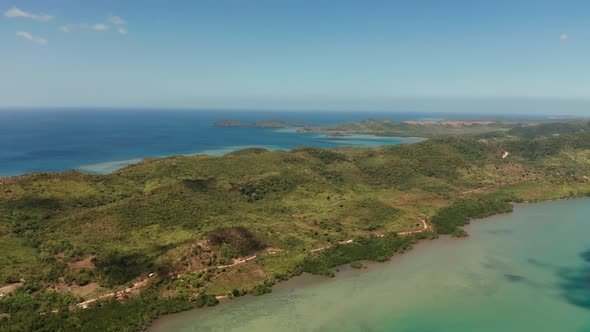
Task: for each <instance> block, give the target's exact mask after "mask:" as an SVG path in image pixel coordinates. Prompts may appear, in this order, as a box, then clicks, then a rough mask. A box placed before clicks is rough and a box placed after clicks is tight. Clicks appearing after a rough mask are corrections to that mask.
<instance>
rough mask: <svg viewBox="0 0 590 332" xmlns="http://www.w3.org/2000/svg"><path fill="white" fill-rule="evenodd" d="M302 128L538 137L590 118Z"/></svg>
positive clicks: (582, 127)
mask: <svg viewBox="0 0 590 332" xmlns="http://www.w3.org/2000/svg"><path fill="white" fill-rule="evenodd" d="M298 131H299V132H301V133H305V132H332V136H333V137H338V136H345V135H350V134H371V135H378V136H398V137H426V138H442V137H466V138H467V137H470V138H520V139H539V138H547V137H550V136H556V135H564V134H566V135H567V134H575V133H583V132H589V131H590V121H588V120H578V121H570V122H555V123H551V122H530V121H529V122H511V121H440V122H434V121H405V122H394V121H391V120H385V119H366V120H363V121H359V122H347V123H341V124H336V125H331V126H323V127H308V128H301V129H299V130H298Z"/></svg>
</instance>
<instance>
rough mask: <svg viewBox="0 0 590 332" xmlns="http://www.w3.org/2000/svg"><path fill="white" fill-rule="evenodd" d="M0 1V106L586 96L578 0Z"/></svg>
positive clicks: (272, 104) (589, 48)
mask: <svg viewBox="0 0 590 332" xmlns="http://www.w3.org/2000/svg"><path fill="white" fill-rule="evenodd" d="M0 11H1V12H2V17H1V18H0V43H1V46H0V60H1V61H0V107H13V106H34V107H37V106H45V107H56V106H72V107H75V106H89V107H170V108H176V107H178V108H233V109H236V108H260V109H267V108H270V109H379V110H387V109H388V108H392V107H399V106H400V105H402V106H403V105H405V104H404V103H406V104H407V105H410V104H412V103H414V104H412V105H414V106H415V105H417V104H416V102H418V103H419V102H420V101H421V102H423V105H426V104H428V105H430V106H428V107H435V106H432V105H436V101H438V100H444V101H447V102H448V101H453V100H463V101H465V100H466V101H470V102H467V104H466V105H472V104H473V105H475V104H476V103H474V102H473V101H477V100H489V101H497V100H502V101H504V102H505V101H507V100H508V101H511V100H518V101H535V103H536V104H537V105H546V103H544V102H542V101H544V100H549V101H550V102H553V103H557V104H559V102H561V101H563V102H564V103H566V104H567V103H570V104H568V105H578V106H576V107H581V109H582V108H586V109H588V105H589V104H588V103H586V101H587V100H590V60H588V59H590V1H543V0H535V1H525V0H522V1H516V0H511V1H503V0H494V1H475V0H470V1H453V0H446V1H425V0H424V1H421V0H416V1H394V0H390V1H371V0H365V1H361V0H359V1H345V0H340V1H328V0H296V1H289V0H268V1H258V0H234V1H229V0H211V1H201V0H195V1H152V0H142V1H121V0H117V1H114V0H101V1H76V0H70V1H65V0H52V1H32V0H31V1H18V0H12V1H11V0H2V1H0ZM566 104H563V105H566ZM580 105H582V106H580ZM469 107H471V106H469ZM429 110H432V109H429Z"/></svg>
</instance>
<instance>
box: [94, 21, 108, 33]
mask: <svg viewBox="0 0 590 332" xmlns="http://www.w3.org/2000/svg"><path fill="white" fill-rule="evenodd" d="M109 28H110V27H109V26H108V25H106V24H102V23H97V24H93V25H92V26H91V27H90V29H92V30H94V31H105V30H108V29H109Z"/></svg>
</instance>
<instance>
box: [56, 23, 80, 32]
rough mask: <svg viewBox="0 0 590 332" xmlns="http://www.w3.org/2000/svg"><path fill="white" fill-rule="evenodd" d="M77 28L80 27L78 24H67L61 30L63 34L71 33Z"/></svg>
mask: <svg viewBox="0 0 590 332" xmlns="http://www.w3.org/2000/svg"><path fill="white" fill-rule="evenodd" d="M77 27H78V25H76V24H66V25H62V26H61V27H60V28H59V29H60V30H61V31H63V32H70V31H72V30H74V29H75V28H77Z"/></svg>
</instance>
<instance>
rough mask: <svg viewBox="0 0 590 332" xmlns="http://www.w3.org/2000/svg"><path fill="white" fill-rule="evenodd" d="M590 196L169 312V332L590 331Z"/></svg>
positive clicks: (160, 327)
mask: <svg viewBox="0 0 590 332" xmlns="http://www.w3.org/2000/svg"><path fill="white" fill-rule="evenodd" d="M589 216H590V200H587V199H581V200H570V201H557V202H550V203H543V204H534V205H519V206H517V207H516V209H515V213H513V214H510V215H504V216H497V217H493V218H489V219H486V220H482V221H478V222H475V223H474V224H472V225H471V226H468V228H467V230H468V232H469V233H470V235H471V236H470V237H469V238H468V239H461V240H456V239H439V240H436V241H431V242H428V243H423V244H420V245H418V246H417V248H416V249H415V250H413V251H412V252H411V253H409V254H405V255H401V256H398V257H395V258H394V259H393V261H392V262H391V263H385V264H373V265H370V267H369V268H368V269H366V270H362V271H344V272H341V273H338V275H337V277H336V278H333V279H325V278H320V277H312V276H303V277H300V278H296V279H294V280H292V281H289V282H286V283H283V284H279V285H277V286H276V287H275V288H274V291H273V293H272V294H270V295H267V296H262V297H247V298H241V299H238V300H232V301H228V302H225V303H223V304H222V305H220V306H217V307H214V308H207V309H201V310H193V311H189V312H184V313H181V314H177V315H172V316H168V317H164V318H163V319H160V320H159V321H157V322H156V323H155V325H154V326H153V328H152V329H151V330H150V331H151V332H161V331H411V332H417V331H453V332H461V331H590V236H589V235H590V217H589Z"/></svg>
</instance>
